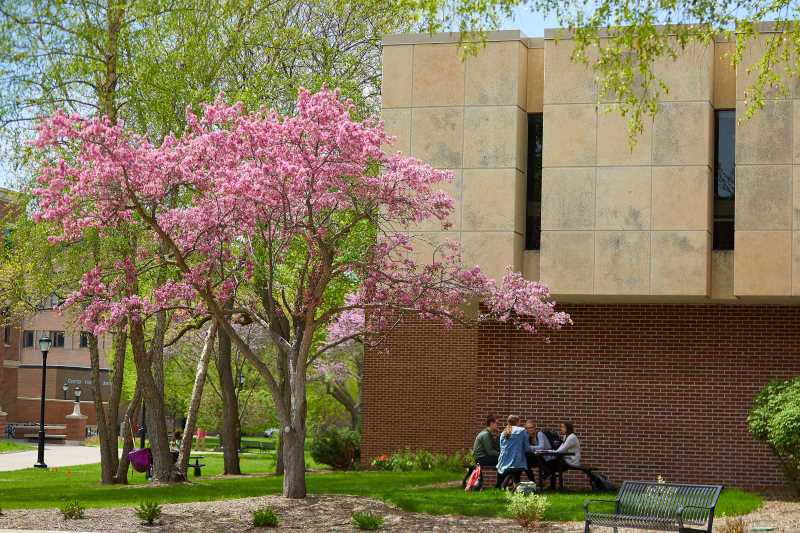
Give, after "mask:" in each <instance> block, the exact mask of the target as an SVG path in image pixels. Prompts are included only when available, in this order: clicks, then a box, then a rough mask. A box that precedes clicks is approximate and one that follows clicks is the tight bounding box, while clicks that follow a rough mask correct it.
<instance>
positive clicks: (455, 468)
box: [372, 449, 475, 472]
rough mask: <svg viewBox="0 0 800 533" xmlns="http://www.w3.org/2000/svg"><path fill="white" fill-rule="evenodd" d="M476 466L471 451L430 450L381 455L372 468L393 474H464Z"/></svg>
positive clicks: (373, 462) (374, 460) (374, 461)
mask: <svg viewBox="0 0 800 533" xmlns="http://www.w3.org/2000/svg"><path fill="white" fill-rule="evenodd" d="M473 464H475V458H474V457H473V456H472V452H471V451H468V450H467V451H463V452H456V453H453V454H449V455H448V454H444V453H431V452H429V451H428V450H418V451H416V452H413V451H411V450H408V449H406V450H402V451H399V452H395V453H393V454H392V455H389V456H386V455H379V456H377V457H376V458H375V459H373V461H372V467H373V468H375V469H377V470H389V471H392V472H411V471H414V470H417V471H419V470H422V471H428V470H441V471H445V472H462V471H463V470H464V469H465V468H467V467H468V466H471V465H473Z"/></svg>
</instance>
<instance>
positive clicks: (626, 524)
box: [583, 481, 722, 533]
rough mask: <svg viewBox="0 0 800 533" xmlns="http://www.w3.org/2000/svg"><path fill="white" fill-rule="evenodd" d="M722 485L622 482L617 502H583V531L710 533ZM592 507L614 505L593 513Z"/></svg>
mask: <svg viewBox="0 0 800 533" xmlns="http://www.w3.org/2000/svg"><path fill="white" fill-rule="evenodd" d="M720 491H722V486H721V485H681V484H676V483H656V482H649V481H625V482H623V483H622V488H621V489H620V490H619V493H618V494H617V499H616V500H586V502H585V503H584V504H583V513H584V517H585V525H584V531H585V532H587V533H588V531H589V526H605V527H610V528H613V529H614V532H615V533H616V531H617V528H629V529H650V530H653V529H654V530H658V531H678V532H679V533H684V532H699V531H706V532H708V533H710V532H711V526H712V523H713V521H714V508H715V507H716V505H717V499H719V493H720ZM592 504H614V512H612V513H608V512H603V513H600V512H595V511H592V510H590V507H591V506H592Z"/></svg>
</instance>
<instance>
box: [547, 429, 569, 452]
mask: <svg viewBox="0 0 800 533" xmlns="http://www.w3.org/2000/svg"><path fill="white" fill-rule="evenodd" d="M542 433H544V436H545V437H547V440H549V441H550V447H551V448H553V449H554V450H557V449H558V447H559V446H561V445H562V444H564V440H563V439H562V438H561V435H559V434H558V433H557V432H555V431H553V430H552V429H543V430H542Z"/></svg>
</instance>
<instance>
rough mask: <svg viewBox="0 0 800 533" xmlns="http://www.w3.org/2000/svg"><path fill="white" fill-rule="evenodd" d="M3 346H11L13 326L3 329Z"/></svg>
mask: <svg viewBox="0 0 800 533" xmlns="http://www.w3.org/2000/svg"><path fill="white" fill-rule="evenodd" d="M3 344H5V345H6V346H11V326H6V327H4V328H3Z"/></svg>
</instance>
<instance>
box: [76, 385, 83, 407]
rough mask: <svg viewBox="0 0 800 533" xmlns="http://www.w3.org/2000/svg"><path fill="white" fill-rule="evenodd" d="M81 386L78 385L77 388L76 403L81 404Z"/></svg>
mask: <svg viewBox="0 0 800 533" xmlns="http://www.w3.org/2000/svg"><path fill="white" fill-rule="evenodd" d="M81 392H82V391H81V386H80V385H78V386H77V387H75V403H80V401H81Z"/></svg>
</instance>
